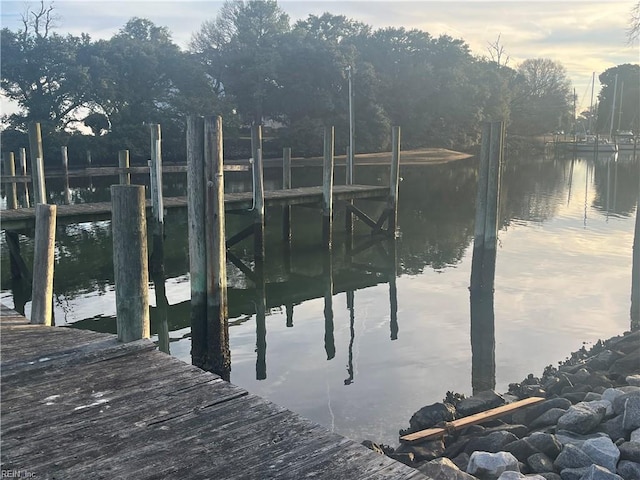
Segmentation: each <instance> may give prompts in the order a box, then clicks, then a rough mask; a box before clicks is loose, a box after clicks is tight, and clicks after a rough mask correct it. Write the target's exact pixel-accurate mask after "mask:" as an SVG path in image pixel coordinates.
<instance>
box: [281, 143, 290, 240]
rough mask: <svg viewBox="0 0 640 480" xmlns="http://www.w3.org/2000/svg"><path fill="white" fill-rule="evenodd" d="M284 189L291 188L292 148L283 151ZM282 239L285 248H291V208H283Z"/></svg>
mask: <svg viewBox="0 0 640 480" xmlns="http://www.w3.org/2000/svg"><path fill="white" fill-rule="evenodd" d="M282 188H283V189H285V190H286V189H290V188H291V148H288V147H287V148H283V149H282ZM282 239H283V240H284V243H285V246H287V247H290V246H291V206H289V205H285V206H284V207H282Z"/></svg>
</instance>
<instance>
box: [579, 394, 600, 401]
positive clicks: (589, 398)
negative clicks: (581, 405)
mask: <svg viewBox="0 0 640 480" xmlns="http://www.w3.org/2000/svg"><path fill="white" fill-rule="evenodd" d="M593 400H602V395H601V394H600V393H594V392H587V394H586V395H585V396H584V400H583V402H592V401H593Z"/></svg>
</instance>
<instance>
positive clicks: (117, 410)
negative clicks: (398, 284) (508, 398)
mask: <svg viewBox="0 0 640 480" xmlns="http://www.w3.org/2000/svg"><path fill="white" fill-rule="evenodd" d="M19 318H20V317H19V316H18V315H17V314H15V312H11V311H10V310H7V309H4V308H3V309H2V318H1V319H0V323H1V332H0V333H1V337H0V340H1V342H2V351H1V352H2V369H1V375H2V378H1V379H2V382H1V385H0V387H1V395H2V402H1V426H2V436H1V447H2V448H1V452H2V453H1V455H2V467H3V469H8V470H12V469H16V470H26V471H28V472H31V473H34V474H36V475H37V476H38V477H39V478H56V479H59V478H88V477H91V478H105V479H106V478H109V479H111V478H132V477H135V478H143V479H152V478H167V476H171V475H172V474H176V475H180V476H181V477H186V478H203V479H210V478H224V479H236V478H237V479H240V478H256V479H268V478H278V479H288V478H291V479H293V478H296V479H297V478H303V477H306V476H310V477H314V478H320V479H324V478H326V479H343V478H345V479H346V478H349V479H359V478H363V479H364V478H367V479H376V478H380V479H387V478H394V479H396V478H397V479H401V478H402V479H414V478H415V479H420V478H426V477H424V476H423V475H422V474H419V472H417V471H416V470H413V469H410V468H409V467H406V466H404V465H401V464H398V463H397V462H395V461H393V460H391V459H389V458H387V457H384V456H380V455H377V454H375V453H373V452H371V451H370V450H368V449H366V448H365V447H363V446H361V445H359V444H357V443H356V442H353V441H352V440H348V439H346V438H344V437H341V436H339V435H337V434H335V433H331V432H329V431H327V430H326V429H324V428H323V427H321V426H319V425H317V424H314V423H313V422H311V421H310V420H307V419H304V418H303V417H301V416H299V415H296V414H294V413H292V412H290V411H288V410H286V409H284V408H283V407H280V406H278V405H276V404H273V403H271V402H268V401H266V400H264V399H262V398H260V397H257V396H255V395H251V394H250V393H248V392H246V391H245V390H243V389H241V388H239V387H236V386H234V385H232V384H230V383H227V382H224V381H223V380H221V379H220V378H219V377H217V376H216V375H213V374H210V373H208V372H204V371H202V370H199V369H197V368H195V367H193V366H191V365H188V364H185V363H184V362H181V361H180V360H177V359H175V358H173V357H170V356H168V355H165V354H163V353H161V352H158V351H156V350H155V349H153V345H152V344H151V343H150V342H148V341H141V342H139V344H138V347H137V348H132V347H131V346H130V345H131V344H127V345H122V344H117V343H114V341H113V336H112V335H107V334H96V333H93V332H83V331H80V330H76V329H67V328H61V327H57V328H56V327H42V326H31V325H26V324H25V321H24V320H23V321H22V323H19V322H18V321H17V320H19ZM74 339H75V342H76V347H77V348H76V349H74V347H73V341H74ZM30 343H33V345H32V346H28V344H30ZM17 345H23V346H24V347H25V349H24V350H23V352H22V353H20V352H18V351H17V350H19V349H18V348H17V347H16V346H17ZM145 345H146V346H147V347H149V346H151V348H142V347H144V346H145ZM7 351H9V352H11V355H9V356H8V357H7V356H6V355H5V352H7ZM43 355H46V356H47V357H46V358H48V360H47V361H44V362H40V361H38V360H40V359H42V358H43ZM5 366H7V367H9V368H5Z"/></svg>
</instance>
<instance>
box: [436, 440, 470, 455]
mask: <svg viewBox="0 0 640 480" xmlns="http://www.w3.org/2000/svg"><path fill="white" fill-rule="evenodd" d="M471 438H472V437H459V438H458V439H457V440H456V441H455V442H452V443H449V444H448V445H447V448H446V449H445V450H444V454H443V455H444V456H445V457H447V458H454V457H457V456H458V455H460V453H462V452H464V449H465V447H466V446H467V443H469V442H470V441H471Z"/></svg>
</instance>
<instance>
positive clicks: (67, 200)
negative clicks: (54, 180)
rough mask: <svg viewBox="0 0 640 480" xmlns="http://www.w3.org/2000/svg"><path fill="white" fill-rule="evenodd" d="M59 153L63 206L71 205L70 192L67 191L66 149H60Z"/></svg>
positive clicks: (67, 157)
mask: <svg viewBox="0 0 640 480" xmlns="http://www.w3.org/2000/svg"><path fill="white" fill-rule="evenodd" d="M60 153H61V155H62V171H63V173H64V191H63V192H62V194H63V196H64V204H65V205H71V190H70V189H69V155H68V153H67V147H66V146H64V145H63V146H62V147H60Z"/></svg>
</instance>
